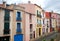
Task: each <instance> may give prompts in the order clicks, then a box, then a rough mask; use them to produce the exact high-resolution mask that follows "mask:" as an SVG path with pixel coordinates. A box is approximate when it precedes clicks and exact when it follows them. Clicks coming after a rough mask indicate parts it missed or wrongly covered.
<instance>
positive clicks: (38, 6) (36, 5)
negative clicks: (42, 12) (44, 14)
mask: <svg viewBox="0 0 60 41" xmlns="http://www.w3.org/2000/svg"><path fill="white" fill-rule="evenodd" d="M34 5H36V6H37V7H39V8H41V7H40V6H39V5H37V4H34ZM41 9H42V8H41Z"/></svg>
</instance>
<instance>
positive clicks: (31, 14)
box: [19, 3, 36, 41]
mask: <svg viewBox="0 0 60 41" xmlns="http://www.w3.org/2000/svg"><path fill="white" fill-rule="evenodd" d="M19 6H22V7H24V8H25V11H26V12H27V14H26V13H25V17H24V18H25V35H24V41H30V40H31V39H34V38H35V37H36V35H35V33H36V29H35V27H36V17H35V5H34V4H30V3H28V4H19Z"/></svg>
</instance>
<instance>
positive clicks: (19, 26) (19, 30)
mask: <svg viewBox="0 0 60 41" xmlns="http://www.w3.org/2000/svg"><path fill="white" fill-rule="evenodd" d="M17 32H20V33H21V23H17Z"/></svg>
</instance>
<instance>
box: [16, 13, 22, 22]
mask: <svg viewBox="0 0 60 41" xmlns="http://www.w3.org/2000/svg"><path fill="white" fill-rule="evenodd" d="M16 20H18V21H20V20H21V12H17V16H16Z"/></svg>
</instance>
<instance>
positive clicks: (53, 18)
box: [51, 12, 57, 31]
mask: <svg viewBox="0 0 60 41" xmlns="http://www.w3.org/2000/svg"><path fill="white" fill-rule="evenodd" d="M56 19H57V14H56V13H54V12H52V14H51V23H52V28H53V31H55V30H56V26H57V20H56Z"/></svg>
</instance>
